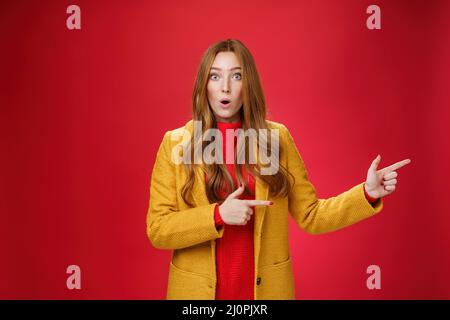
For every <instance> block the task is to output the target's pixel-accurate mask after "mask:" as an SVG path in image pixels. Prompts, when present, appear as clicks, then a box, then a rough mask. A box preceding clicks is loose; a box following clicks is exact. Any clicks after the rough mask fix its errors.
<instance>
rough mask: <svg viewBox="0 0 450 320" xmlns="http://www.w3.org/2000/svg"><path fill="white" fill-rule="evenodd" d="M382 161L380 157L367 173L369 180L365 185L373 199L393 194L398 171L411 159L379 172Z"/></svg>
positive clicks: (374, 161)
mask: <svg viewBox="0 0 450 320" xmlns="http://www.w3.org/2000/svg"><path fill="white" fill-rule="evenodd" d="M380 161H381V156H380V155H378V156H377V157H376V158H375V160H373V162H372V165H371V166H370V168H369V170H368V171H367V179H366V182H365V184H364V188H365V190H366V192H367V194H368V195H369V196H371V197H372V198H381V197H384V196H386V195H388V194H391V193H393V192H394V191H395V185H396V184H397V176H398V174H397V172H396V170H397V169H400V168H401V167H403V166H405V165H407V164H408V163H410V162H411V160H410V159H405V160H402V161H399V162H397V163H394V164H393V165H390V166H389V167H386V168H383V169H380V170H378V171H377V167H378V165H379V164H380Z"/></svg>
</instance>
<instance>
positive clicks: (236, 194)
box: [227, 184, 245, 199]
mask: <svg viewBox="0 0 450 320" xmlns="http://www.w3.org/2000/svg"><path fill="white" fill-rule="evenodd" d="M244 190H245V188H244V185H243V184H241V185H240V186H239V188H237V189H236V190H234V191H233V192H232V193H230V195H229V196H228V198H227V199H236V198H238V197H239V196H240V195H241V194H242V193H243V192H244Z"/></svg>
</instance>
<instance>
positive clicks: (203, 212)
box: [147, 120, 383, 299]
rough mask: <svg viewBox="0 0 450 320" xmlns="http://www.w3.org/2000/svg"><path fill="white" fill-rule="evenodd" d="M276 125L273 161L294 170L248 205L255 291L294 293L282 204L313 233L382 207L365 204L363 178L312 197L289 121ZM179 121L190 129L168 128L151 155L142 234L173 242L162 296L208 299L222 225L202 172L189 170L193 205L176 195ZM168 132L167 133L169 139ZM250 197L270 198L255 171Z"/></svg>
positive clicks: (181, 173)
mask: <svg viewBox="0 0 450 320" xmlns="http://www.w3.org/2000/svg"><path fill="white" fill-rule="evenodd" d="M267 123H268V125H269V127H271V128H278V129H279V133H280V144H281V145H282V148H283V149H282V150H283V151H282V153H281V154H280V163H281V164H282V165H283V166H284V167H285V168H287V170H288V171H290V172H291V173H292V174H293V175H294V176H295V184H294V186H293V190H292V192H291V193H290V195H289V196H288V197H284V198H270V200H272V201H273V202H274V204H273V205H272V206H269V207H266V206H257V207H256V210H255V216H254V217H255V219H254V223H255V227H254V245H255V246H254V248H255V284H254V295H255V299H294V298H295V293H294V278H293V273H292V263H291V256H290V254H289V242H288V212H290V213H291V215H292V217H293V218H294V220H295V221H296V223H297V224H298V225H299V226H300V228H302V229H303V230H305V231H306V232H308V233H311V234H320V233H325V232H330V231H333V230H337V229H340V228H343V227H345V226H349V225H351V224H354V223H356V222H358V221H360V220H362V219H365V218H368V217H370V216H372V215H374V214H376V213H378V212H380V211H381V209H382V208H383V200H382V199H379V200H377V201H376V202H375V203H374V204H373V205H371V204H370V203H369V202H368V201H367V200H366V198H365V196H364V189H363V183H364V182H361V183H360V184H358V185H356V186H354V187H352V188H351V189H349V190H348V191H345V192H343V193H341V194H339V195H338V196H335V197H331V198H329V199H318V198H317V197H316V191H315V188H314V186H313V185H312V184H311V182H310V181H309V180H308V174H307V170H306V168H305V165H304V162H303V160H302V158H301V156H300V154H299V152H298V150H297V148H296V145H295V143H294V141H293V139H292V136H291V134H290V133H289V131H288V129H287V128H286V127H285V126H284V125H283V124H280V123H277V122H273V121H267ZM183 129H186V130H188V131H189V132H190V133H191V134H192V132H193V121H192V120H191V121H189V122H188V123H186V124H185V126H184V127H181V128H178V129H176V130H171V131H167V132H166V134H165V135H164V138H163V141H162V143H161V145H160V147H159V150H158V152H157V155H156V161H155V164H154V167H153V172H152V176H151V184H150V203H149V208H148V213H147V235H148V238H149V239H150V241H151V243H152V244H153V246H154V247H155V248H159V249H169V250H173V254H172V259H171V263H170V269H169V279H168V288H167V299H214V298H215V288H216V265H215V261H216V260H215V239H217V238H221V237H222V235H223V232H226V226H225V227H222V228H220V229H219V230H217V229H216V227H215V225H214V207H215V205H216V204H215V203H209V201H208V199H207V196H206V192H205V175H204V173H203V171H202V170H197V171H196V182H195V185H194V189H193V199H194V200H195V205H196V206H195V207H194V208H191V207H189V206H188V205H187V204H186V203H185V202H184V201H183V198H182V197H181V188H182V187H183V184H184V181H185V179H186V177H187V175H186V172H185V169H184V168H183V166H182V165H181V164H180V165H176V164H175V163H173V162H172V161H171V154H172V147H173V146H175V145H177V144H178V143H179V142H180V140H181V139H183V131H184V130H183ZM172 139H174V140H172ZM255 191H256V199H264V200H266V199H269V197H268V187H267V185H266V184H265V183H264V182H263V181H262V180H260V179H258V178H257V179H256V190H255Z"/></svg>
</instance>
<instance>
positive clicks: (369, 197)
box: [363, 183, 378, 203]
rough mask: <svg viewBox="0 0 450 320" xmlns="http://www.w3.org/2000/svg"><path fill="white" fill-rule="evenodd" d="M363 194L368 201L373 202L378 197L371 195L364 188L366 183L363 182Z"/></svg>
mask: <svg viewBox="0 0 450 320" xmlns="http://www.w3.org/2000/svg"><path fill="white" fill-rule="evenodd" d="M363 189H364V196H365V197H366V199H367V201H369V202H370V203H373V202H375V201H377V200H378V197H375V196H372V195H371V194H370V193H369V192H368V191H367V189H366V183H364V188H363Z"/></svg>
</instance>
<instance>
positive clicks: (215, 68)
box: [211, 67, 241, 71]
mask: <svg viewBox="0 0 450 320" xmlns="http://www.w3.org/2000/svg"><path fill="white" fill-rule="evenodd" d="M213 69H214V70H220V71H222V69H220V68H217V67H211V70H213ZM235 69H241V67H234V68H231V69H230V71H231V70H235Z"/></svg>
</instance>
